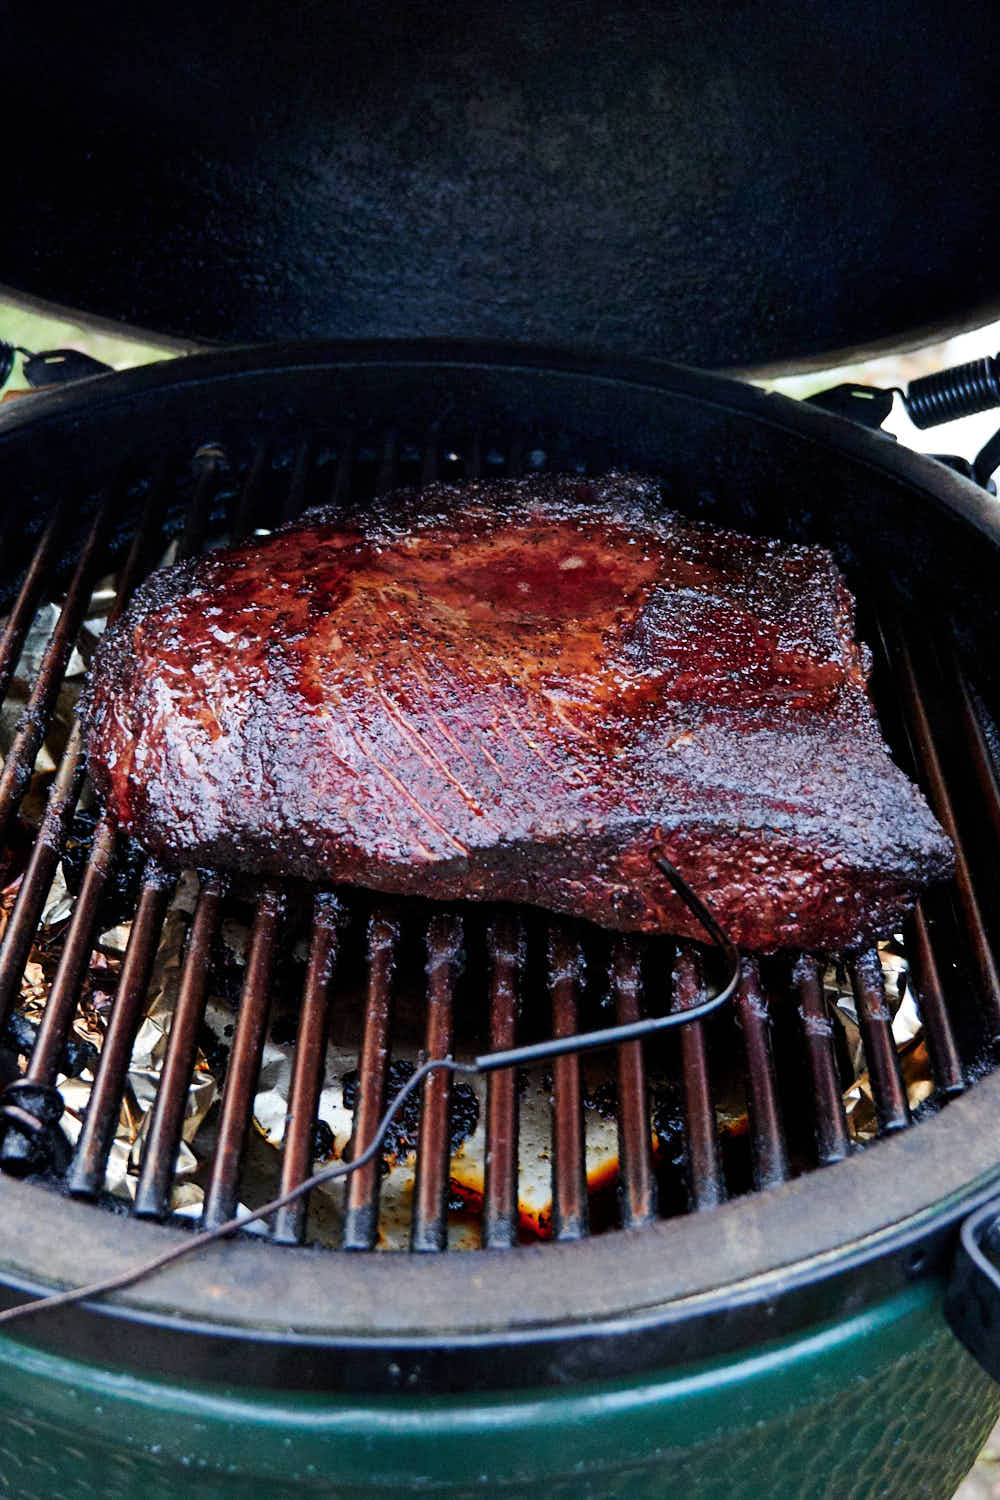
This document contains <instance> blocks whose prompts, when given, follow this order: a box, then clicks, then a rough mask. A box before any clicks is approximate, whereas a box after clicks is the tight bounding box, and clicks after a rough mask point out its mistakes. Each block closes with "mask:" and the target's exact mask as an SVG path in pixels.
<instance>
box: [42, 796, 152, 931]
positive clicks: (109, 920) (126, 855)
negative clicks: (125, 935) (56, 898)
mask: <svg viewBox="0 0 1000 1500" xmlns="http://www.w3.org/2000/svg"><path fill="white" fill-rule="evenodd" d="M98 822H99V818H98V815H97V814H96V813H91V812H77V813H76V814H75V815H74V818H73V822H72V824H71V825H70V831H69V837H68V838H67V840H66V843H65V846H64V849H63V855H62V871H63V879H64V880H65V882H66V889H67V890H68V891H69V893H70V895H71V896H74V897H75V896H78V895H79V893H80V885H81V883H82V881H83V877H84V874H85V872H86V869H87V862H88V859H89V857H90V850H91V845H92V843H93V838H94V831H95V829H96V828H97V824H98ZM146 859H147V855H146V852H145V850H144V849H142V848H141V847H140V846H139V844H137V843H136V842H135V840H134V839H131V838H128V837H127V836H125V835H123V836H121V837H120V838H119V841H118V847H117V849H116V853H115V859H114V861H113V864H112V867H111V870H110V872H109V874H108V877H107V880H106V881H105V883H104V889H103V891H102V893H101V900H100V904H99V906H98V908H97V922H98V924H99V927H100V928H102V929H103V928H106V927H114V926H115V925H116V924H117V923H119V922H125V921H128V920H129V919H130V918H131V917H133V916H134V915H135V908H136V903H137V902H138V900H139V891H140V889H141V886H142V877H143V873H144V871H145V868H146Z"/></svg>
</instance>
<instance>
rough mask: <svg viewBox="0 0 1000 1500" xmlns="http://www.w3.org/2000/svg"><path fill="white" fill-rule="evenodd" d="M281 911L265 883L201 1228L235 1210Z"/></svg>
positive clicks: (280, 903)
mask: <svg viewBox="0 0 1000 1500" xmlns="http://www.w3.org/2000/svg"><path fill="white" fill-rule="evenodd" d="M283 912H284V897H283V895H282V893H281V891H280V890H279V889H278V888H277V886H274V885H271V884H265V885H264V886H263V887H262V889H261V894H260V897H259V899H258V901H257V910H256V912H255V913H254V922H253V930H252V932H251V935H250V954H249V957H248V959H247V967H246V973H245V976H244V979H243V993H242V995H241V996H240V1009H239V1016H238V1018H237V1021H236V1035H235V1036H234V1037H233V1050H232V1053H231V1054H230V1058H229V1066H228V1068H227V1069H226V1082H225V1086H224V1088H223V1091H222V1104H221V1106H220V1108H219V1124H218V1131H217V1134H216V1141H215V1151H214V1152H213V1155H212V1165H211V1168H210V1170H209V1174H208V1182H207V1183H206V1186H205V1204H204V1207H203V1209H202V1215H201V1222H202V1226H203V1227H204V1228H205V1229H214V1228H215V1227H216V1226H217V1225H219V1224H224V1223H225V1222H226V1220H227V1219H231V1218H232V1216H233V1214H234V1213H235V1212H236V1203H237V1194H238V1189H239V1182H240V1173H241V1171H242V1169H243V1157H244V1154H245V1152H246V1144H247V1136H248V1134H249V1131H250V1119H251V1115H252V1113H253V1093H254V1089H255V1087H256V1084H257V1075H258V1073H259V1072H260V1058H261V1053H262V1051H263V1049H264V1037H265V1035H266V1033H267V1018H268V1014H269V1011H270V1005H271V975H272V972H273V969H274V954H275V949H276V947H277V943H278V931H279V928H280V925H281V918H282V915H283Z"/></svg>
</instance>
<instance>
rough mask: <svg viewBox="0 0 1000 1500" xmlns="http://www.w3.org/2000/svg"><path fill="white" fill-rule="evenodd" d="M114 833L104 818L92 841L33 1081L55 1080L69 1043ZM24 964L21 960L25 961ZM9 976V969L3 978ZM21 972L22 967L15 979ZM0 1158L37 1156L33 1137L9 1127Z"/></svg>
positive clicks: (12, 1163)
mask: <svg viewBox="0 0 1000 1500" xmlns="http://www.w3.org/2000/svg"><path fill="white" fill-rule="evenodd" d="M114 849H115V835H114V830H113V828H112V827H111V825H110V824H109V823H108V822H107V821H106V820H105V821H104V822H102V823H100V824H99V825H98V828H97V832H96V834H95V837H94V841H93V844H92V847H91V853H90V860H89V863H88V866H87V871H86V874H85V876H84V879H83V884H82V886H81V888H80V894H79V895H78V896H77V899H76V901H75V903H74V906H73V915H72V918H71V920H70V924H69V928H68V930H67V933H66V937H65V939H64V941H63V948H62V953H61V955H60V958H59V966H58V968H57V969H56V973H55V978H54V979H53V981H52V985H51V987H50V989H49V994H48V998H47V1000H46V1002H45V1009H44V1011H43V1012H42V1018H41V1020H40V1022H39V1025H38V1032H37V1034H36V1037H35V1045H34V1047H33V1048H32V1050H31V1057H30V1058H29V1059H28V1067H27V1071H26V1073H25V1077H26V1079H27V1080H28V1082H29V1083H37V1084H53V1083H54V1082H55V1079H56V1075H57V1073H58V1069H59V1062H60V1059H61V1057H62V1054H63V1048H64V1047H65V1045H66V1039H67V1036H68V1034H69V1029H70V1026H71V1025H72V1023H73V1016H74V1014H75V1012H76V1004H77V997H78V995H79V991H80V985H81V984H82V982H83V976H84V974H85V973H86V971H87V965H88V964H89V962H90V955H91V953H92V951H93V937H94V927H95V925H96V922H97V908H98V904H99V902H100V899H101V893H102V892H103V890H104V882H105V880H106V879H107V875H108V871H109V869H110V867H111V861H112V859H113V857H114ZM21 967H22V969H23V967H24V966H23V964H22V966H21ZM7 977H9V976H8V974H7V971H6V969H5V978H7ZM19 978H20V973H19V972H18V974H17V978H16V979H15V981H14V982H15V985H16V983H17V980H18V979H19ZM0 1159H2V1161H3V1164H4V1166H5V1167H8V1168H10V1169H11V1170H14V1171H17V1170H18V1169H19V1167H20V1168H21V1169H23V1164H24V1163H26V1162H27V1163H29V1164H30V1163H31V1162H33V1160H34V1150H33V1144H32V1142H31V1141H30V1140H29V1139H28V1138H27V1137H26V1136H24V1135H22V1134H21V1133H20V1132H19V1131H17V1130H11V1129H8V1130H7V1131H6V1132H5V1134H4V1137H3V1147H2V1157H0Z"/></svg>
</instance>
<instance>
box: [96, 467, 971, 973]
mask: <svg viewBox="0 0 1000 1500" xmlns="http://www.w3.org/2000/svg"><path fill="white" fill-rule="evenodd" d="M853 636H854V631H853V601H852V599H851V596H850V594H849V593H848V591H847V588H846V587H845V585H844V582H843V580H842V578H841V576H840V574H839V573H838V571H837V569H836V567H835V565H834V563H833V560H832V558H831V557H830V555H829V554H828V553H827V552H825V551H824V550H822V549H821V548H818V547H800V546H790V545H787V544H783V543H778V542H775V541H768V540H756V539H752V538H749V537H746V536H741V535H739V534H737V533H735V532H730V531H721V530H717V529H715V528H712V527H709V526H706V525H702V524H698V523H693V522H690V521H687V520H684V519H682V518H680V517H678V516H677V515H674V514H671V513H670V512H668V511H665V510H664V509H663V506H662V503H661V499H660V494H659V489H658V486H657V485H656V484H655V483H653V482H652V481H650V480H644V479H639V478H634V477H629V476H624V475H614V474H613V475H609V476H608V477H606V478H604V479H601V480H595V481H579V480H576V479H572V478H569V479H567V478H533V479H528V480H519V481H514V480H500V481H491V482H482V483H468V484H464V485H453V486H449V485H434V486H432V487H430V488H428V489H425V490H423V491H421V492H413V491H407V492H401V493H399V494H397V495H395V496H390V497H388V498H386V499H384V500H382V501H379V502H376V503H375V504H374V505H373V506H372V507H371V508H370V509H368V510H365V511H364V512H353V513H349V514H348V513H345V512H338V513H334V512H332V511H323V510H320V511H313V512H310V513H309V514H307V515H306V516H305V517H304V518H303V519H302V520H301V521H300V522H299V523H297V524H296V525H294V526H292V527H290V528H287V529H285V530H282V531H279V532H277V533H275V534H273V535H271V536H268V537H266V538H264V539H260V538H255V539H254V540H253V541H251V542H249V543H247V544H245V545H243V546H239V547H236V548H233V549H231V550H228V551H224V552H215V553H212V554H209V555H207V556H203V557H199V558H197V559H195V560H194V561H191V562H186V563H184V564H182V565H180V566H178V567H173V568H167V569H163V570H161V571H160V572H158V573H156V574H154V575H153V577H152V578H151V579H150V580H149V581H148V582H147V583H146V584H145V585H143V587H142V588H140V589H139V591H138V593H137V594H136V596H135V598H134V600H133V602H132V604H131V605H130V607H129V608H128V610H127V611H126V613H125V614H124V616H123V617H122V619H121V620H120V621H119V622H118V623H117V625H115V626H113V627H112V628H111V629H110V630H109V631H108V632H107V634H106V636H105V637H104V639H103V640H102V642H101V645H100V648H99V650H98V652H97V654H96V657H95V660H94V665H93V670H92V674H91V680H90V684H89V688H88V693H87V699H86V706H85V710H84V718H85V724H86V727H87V731H88V741H89V757H90V770H91V774H92V776H93V779H94V781H95V783H96V786H97V790H98V793H99V795H100V796H101V797H102V798H103V799H104V801H105V803H106V805H107V806H108V807H109V808H110V809H111V810H112V811H113V813H114V815H115V817H116V818H117V819H118V822H119V824H120V826H121V827H122V828H123V829H125V830H127V831H128V832H129V833H131V834H133V835H134V836H135V837H136V838H137V839H139V841H140V842H141V843H143V844H144V845H145V846H146V847H147V848H148V849H149V850H150V851H151V852H152V853H154V854H155V855H157V856H158V857H160V858H161V859H166V860H168V861H170V862H172V863H184V864H188V865H192V864H193V865H206V866H212V867H216V868H220V867H221V868H229V869H236V870H240V871H246V872H250V873H254V874H265V873H266V874H276V875H294V876H302V877H305V878H307V879H309V880H319V881H334V882H350V883H354V884H360V885H363V886H369V887H372V888H375V889H377V890H383V891H393V892H400V893H404V894H405V893H411V894H420V895H424V896H429V897H435V898H446V899H453V898H456V897H471V898H475V899H490V900H509V901H519V902H520V901H524V902H529V903H533V904H536V905H538V906H543V907H548V908H550V909H553V910H556V911H562V912H569V913H573V914H576V915H579V916H583V917H586V918H589V919H590V920H592V921H594V922H598V923H601V924H603V925H604V926H607V927H613V928H623V929H630V930H638V931H646V932H658V931H668V932H676V933H681V934H686V935H689V936H692V937H699V936H701V935H702V934H701V933H700V931H699V929H698V927H697V924H696V923H695V922H694V919H693V918H692V917H691V916H690V915H689V914H688V912H687V910H686V908H685V907H684V906H683V905H682V904H681V902H680V901H679V900H678V898H677V897H676V896H675V895H674V894H673V893H672V891H671V890H670V889H669V888H668V886H667V883H666V881H665V880H664V879H663V877H662V875H661V874H660V873H659V872H658V871H657V869H656V867H655V865H654V864H653V861H652V859H651V851H652V850H653V849H654V848H655V847H656V846H661V847H662V849H663V850H664V852H665V853H666V855H667V857H668V858H669V859H670V860H671V861H672V862H673V863H674V864H675V865H676V866H677V868H678V869H679V870H680V872H681V873H682V874H683V875H684V876H685V877H686V878H687V880H688V881H689V882H690V884H691V885H692V886H693V887H694V888H695V890H697V891H698V892H699V893H700V894H701V895H702V896H703V897H704V898H705V899H707V900H708V901H709V903H710V904H711V906H712V907H713V909H714V911H715V913H716V915H717V916H718V919H719V921H720V922H721V923H722V925H723V927H724V928H725V929H726V930H727V931H728V932H729V934H730V935H731V936H732V937H733V938H734V940H735V941H737V942H738V943H740V944H741V945H742V946H744V947H746V948H755V949H762V950H771V949H775V948H780V947H786V946H792V947H796V948H807V949H815V948H822V949H828V950H837V949H843V948H848V947H851V946H853V945H855V944H857V943H859V942H861V941H862V940H867V939H870V938H871V937H873V936H875V935H878V934H881V933H885V932H888V931H891V930H892V928H893V925H894V924H895V923H896V922H897V921H898V920H899V917H900V915H901V914H902V913H903V912H904V911H905V910H906V909H907V908H908V907H909V906H910V905H911V904H912V902H913V899H914V896H915V894H916V892H917V891H918V889H919V888H920V887H921V886H923V885H924V884H925V883H926V882H928V881H931V880H935V879H939V878H942V877H944V876H946V875H947V874H948V873H949V872H950V870H951V849H950V845H949V843H948V841H947V839H946V838H945V836H944V834H943V833H942V831H941V829H940V828H939V827H938V825H937V823H936V822H935V821H934V818H933V817H932V815H931V813H930V812H929V810H928V808H927V806H926V804H925V803H924V800H923V798H922V797H921V796H920V794H919V792H918V791H917V790H916V789H915V788H914V787H913V786H911V785H910V783H909V782H908V781H907V779H906V777H905V776H904V775H903V774H902V772H901V771H899V770H898V769H897V768H896V767H895V766H894V765H893V763H892V761H891V760H890V759H889V755H888V753H887V751H886V748H885V746H884V744H883V743H882V739H881V737H880V734H879V730H878V727H877V724H876V721H875V717H874V713H873V711H872V707H871V704H870V702H869V699H868V695H867V691H866V676H867V652H866V650H865V648H864V647H859V646H858V645H857V644H856V643H855V641H854V638H853Z"/></svg>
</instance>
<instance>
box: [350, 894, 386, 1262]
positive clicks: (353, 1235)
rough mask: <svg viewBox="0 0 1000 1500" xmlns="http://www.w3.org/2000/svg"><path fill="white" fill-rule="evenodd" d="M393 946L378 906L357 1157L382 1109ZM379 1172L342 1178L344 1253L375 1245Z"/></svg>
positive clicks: (354, 1144)
mask: <svg viewBox="0 0 1000 1500" xmlns="http://www.w3.org/2000/svg"><path fill="white" fill-rule="evenodd" d="M398 945H399V923H398V920H397V919H396V916H395V914H394V913H391V912H390V911H389V910H388V908H386V907H379V908H378V909H377V910H376V911H374V912H373V913H372V917H371V920H370V921H369V923H368V997H367V1005H366V1007H365V1029H364V1036H363V1038H362V1041H361V1057H360V1059H359V1063H358V1094H357V1101H356V1104H355V1109H354V1131H353V1134H352V1139H351V1149H352V1152H354V1153H357V1154H360V1153H361V1152H362V1151H364V1149H365V1148H366V1146H367V1145H368V1143H369V1142H370V1141H371V1140H372V1138H373V1136H374V1134H375V1130H376V1128H377V1126H378V1123H379V1120H380V1119H381V1117H382V1113H383V1111H384V1109H385V1100H386V1084H387V1081H388V1074H389V1019H390V1015H391V1010H392V977H393V971H394V969H395V963H396V950H397V948H398ZM381 1167H382V1164H381V1162H379V1161H372V1162H369V1163H368V1165H367V1166H365V1167H359V1169H358V1170H357V1171H356V1172H354V1173H352V1174H351V1176H350V1177H349V1178H348V1179H347V1204H346V1211H345V1215H344V1239H343V1245H344V1249H345V1250H371V1249H372V1248H373V1246H374V1244H375V1238H376V1235H377V1233H378V1202H379V1187H380V1180H381Z"/></svg>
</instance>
